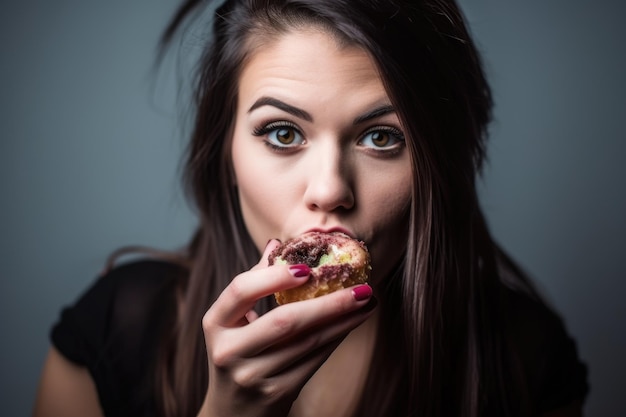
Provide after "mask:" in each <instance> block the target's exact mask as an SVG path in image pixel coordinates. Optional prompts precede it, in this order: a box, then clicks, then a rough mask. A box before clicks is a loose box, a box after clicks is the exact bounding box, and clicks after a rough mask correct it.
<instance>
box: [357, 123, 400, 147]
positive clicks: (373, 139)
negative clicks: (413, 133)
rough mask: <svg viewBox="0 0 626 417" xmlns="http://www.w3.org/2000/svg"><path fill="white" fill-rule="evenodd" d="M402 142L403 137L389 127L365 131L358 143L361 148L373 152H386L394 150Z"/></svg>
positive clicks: (396, 130)
mask: <svg viewBox="0 0 626 417" xmlns="http://www.w3.org/2000/svg"><path fill="white" fill-rule="evenodd" d="M403 142H404V135H403V134H402V132H401V131H399V130H398V129H396V128H393V127H390V126H381V127H376V128H374V129H371V130H369V131H367V132H366V133H365V134H364V135H363V137H362V138H361V140H360V141H359V143H360V144H361V145H362V146H365V147H368V148H372V149H374V150H381V151H382V150H387V149H390V148H396V147H398V146H399V145H401V144H402V143H403Z"/></svg>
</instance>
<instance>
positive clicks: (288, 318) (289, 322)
mask: <svg viewBox="0 0 626 417" xmlns="http://www.w3.org/2000/svg"><path fill="white" fill-rule="evenodd" d="M270 324H271V326H272V327H273V328H274V329H275V331H276V333H278V334H281V335H282V334H289V333H291V332H292V331H293V330H294V329H295V327H296V324H295V320H294V315H293V314H291V313H289V314H288V313H285V312H283V314H279V315H276V316H274V317H273V318H272V319H271V321H270Z"/></svg>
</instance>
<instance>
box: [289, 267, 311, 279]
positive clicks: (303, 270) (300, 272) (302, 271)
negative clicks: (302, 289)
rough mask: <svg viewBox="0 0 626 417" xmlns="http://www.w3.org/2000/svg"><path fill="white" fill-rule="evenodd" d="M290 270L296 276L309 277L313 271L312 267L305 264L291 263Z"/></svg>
mask: <svg viewBox="0 0 626 417" xmlns="http://www.w3.org/2000/svg"><path fill="white" fill-rule="evenodd" d="M289 272H291V275H293V276H294V277H296V278H302V277H308V276H309V274H310V273H311V268H309V267H308V266H307V265H305V264H297V265H289Z"/></svg>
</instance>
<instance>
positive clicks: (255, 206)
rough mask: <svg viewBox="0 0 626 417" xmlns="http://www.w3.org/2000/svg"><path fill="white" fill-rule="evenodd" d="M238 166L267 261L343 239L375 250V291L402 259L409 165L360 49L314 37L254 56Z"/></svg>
mask: <svg viewBox="0 0 626 417" xmlns="http://www.w3.org/2000/svg"><path fill="white" fill-rule="evenodd" d="M232 159H233V161H232V162H233V166H234V172H235V177H236V183H237V186H238V192H239V198H240V203H241V208H242V212H243V217H244V220H245V224H246V227H247V228H248V231H249V233H250V235H251V236H252V238H253V240H254V242H255V244H256V246H257V248H258V249H259V250H260V251H262V250H263V248H264V247H265V245H266V243H267V241H268V240H269V239H270V238H278V239H281V240H282V241H285V240H287V239H289V238H292V237H295V236H298V235H300V234H302V233H304V232H307V231H310V230H321V231H333V230H342V231H344V232H346V233H348V234H349V235H351V236H353V237H356V238H358V239H360V240H363V241H365V243H366V244H367V245H368V247H369V250H370V252H371V255H372V268H373V269H372V274H373V279H374V281H376V279H377V277H383V276H385V275H386V274H388V273H389V272H390V270H391V269H392V267H393V266H394V265H395V264H396V263H397V261H398V260H399V259H400V258H401V256H402V255H403V253H404V248H405V246H406V240H407V231H408V217H407V216H408V215H407V213H408V207H409V204H410V196H411V181H412V180H411V162H410V158H409V155H408V151H407V149H406V147H405V144H404V137H403V130H402V126H401V124H400V121H399V119H398V116H397V114H396V113H395V111H394V109H393V107H392V106H391V101H390V100H389V97H388V96H387V93H386V92H385V89H384V87H383V84H382V81H381V79H380V77H379V75H378V73H377V70H376V68H375V66H374V65H373V62H372V61H371V59H370V57H369V55H368V54H367V53H366V52H364V51H363V50H362V49H360V48H357V47H354V46H347V47H346V46H344V47H340V46H339V44H338V43H337V42H336V41H335V40H334V39H333V38H332V37H331V36H329V35H327V34H325V33H323V32H321V31H316V30H314V29H311V30H301V31H294V32H289V33H287V34H284V35H281V36H280V37H278V38H277V39H275V40H274V41H273V42H270V43H269V44H268V43H266V44H264V45H263V47H261V48H259V49H256V50H254V54H253V55H252V57H251V59H250V60H249V61H248V63H247V64H246V66H245V67H244V68H243V71H242V74H241V78H240V84H239V96H238V107H237V114H236V120H235V128H234V136H233V141H232Z"/></svg>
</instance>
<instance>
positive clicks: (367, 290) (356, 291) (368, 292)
mask: <svg viewBox="0 0 626 417" xmlns="http://www.w3.org/2000/svg"><path fill="white" fill-rule="evenodd" d="M352 295H353V296H354V299H355V300H357V301H363V300H367V299H368V298H370V297H371V296H372V287H370V286H369V285H359V286H358V287H354V288H353V289H352Z"/></svg>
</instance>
